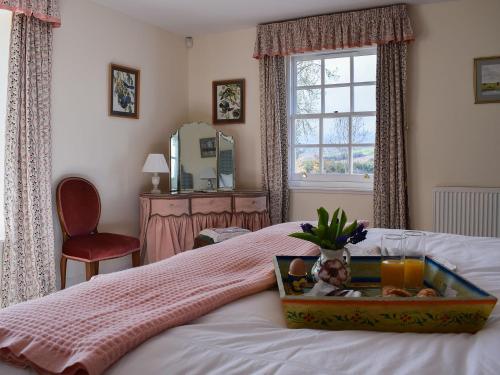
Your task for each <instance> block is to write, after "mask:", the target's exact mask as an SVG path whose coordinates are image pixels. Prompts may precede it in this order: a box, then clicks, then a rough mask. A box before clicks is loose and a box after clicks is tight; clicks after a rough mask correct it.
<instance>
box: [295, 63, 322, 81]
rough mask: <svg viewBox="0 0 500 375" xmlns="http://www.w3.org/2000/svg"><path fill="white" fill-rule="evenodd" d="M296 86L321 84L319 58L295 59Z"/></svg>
mask: <svg viewBox="0 0 500 375" xmlns="http://www.w3.org/2000/svg"><path fill="white" fill-rule="evenodd" d="M296 68H297V86H313V85H321V60H308V61H297V65H296Z"/></svg>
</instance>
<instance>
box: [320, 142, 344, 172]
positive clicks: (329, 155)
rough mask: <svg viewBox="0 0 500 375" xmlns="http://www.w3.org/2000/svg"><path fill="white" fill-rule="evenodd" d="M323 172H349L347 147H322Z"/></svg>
mask: <svg viewBox="0 0 500 375" xmlns="http://www.w3.org/2000/svg"><path fill="white" fill-rule="evenodd" d="M323 168H324V170H325V173H349V149H348V148H347V147H325V148H324V149H323Z"/></svg>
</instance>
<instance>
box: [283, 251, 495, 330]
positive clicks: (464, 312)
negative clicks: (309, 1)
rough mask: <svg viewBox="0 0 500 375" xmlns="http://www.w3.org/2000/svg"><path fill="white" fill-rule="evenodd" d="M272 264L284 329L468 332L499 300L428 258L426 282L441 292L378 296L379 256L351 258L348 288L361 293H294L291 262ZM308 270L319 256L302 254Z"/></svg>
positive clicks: (285, 259)
mask: <svg viewBox="0 0 500 375" xmlns="http://www.w3.org/2000/svg"><path fill="white" fill-rule="evenodd" d="M296 258H297V257H293V256H275V257H274V265H275V272H276V278H277V280H278V289H279V293H280V298H281V302H282V305H283V312H284V315H285V320H286V324H287V326H288V328H314V329H329V330H369V331H390V332H391V331H392V332H427V333H430V332H442V333H446V332H455V333H458V332H469V333H474V332H477V331H478V330H480V329H481V328H482V327H483V326H484V324H485V323H486V321H487V320H488V317H489V315H490V313H491V311H492V310H493V308H494V306H495V304H496V302H497V299H496V298H495V297H494V296H492V295H490V294H489V293H487V292H485V291H484V290H482V289H480V288H478V287H476V286H475V285H473V284H472V283H470V282H469V281H467V280H465V279H464V278H462V277H461V276H459V275H457V274H456V273H454V272H453V271H450V270H449V269H447V268H446V267H444V266H443V265H441V264H440V263H438V262H436V261H434V260H433V259H431V258H428V257H426V259H425V273H424V284H425V285H426V287H429V288H433V289H435V290H437V291H438V293H439V294H440V295H441V296H440V297H427V298H421V297H382V296H381V295H380V261H381V260H380V257H377V256H353V257H351V274H352V276H351V288H352V289H356V290H360V291H361V292H362V297H316V296H305V295H297V294H294V292H293V291H292V290H291V288H290V285H288V282H287V274H288V269H289V266H290V262H291V261H292V260H293V259H296ZM299 258H301V259H303V260H304V262H305V264H306V269H307V271H308V274H310V271H311V268H312V266H313V264H314V262H316V260H317V257H311V256H303V257H299Z"/></svg>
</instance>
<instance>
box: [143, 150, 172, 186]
mask: <svg viewBox="0 0 500 375" xmlns="http://www.w3.org/2000/svg"><path fill="white" fill-rule="evenodd" d="M142 171H143V172H148V173H154V174H153V177H152V179H151V182H152V183H153V189H152V190H151V193H152V194H160V193H161V191H160V189H158V185H159V184H160V176H158V173H169V172H170V170H169V169H168V164H167V161H166V160H165V156H164V155H163V154H149V155H148V158H147V159H146V162H145V163H144V167H142Z"/></svg>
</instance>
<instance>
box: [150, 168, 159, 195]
mask: <svg viewBox="0 0 500 375" xmlns="http://www.w3.org/2000/svg"><path fill="white" fill-rule="evenodd" d="M151 182H152V183H153V189H152V190H151V194H160V193H161V190H160V189H159V188H158V185H160V176H158V173H157V172H155V173H154V174H153V177H152V178H151Z"/></svg>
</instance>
